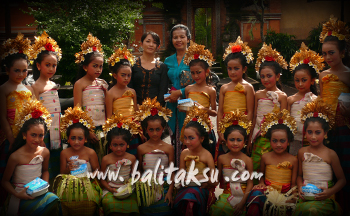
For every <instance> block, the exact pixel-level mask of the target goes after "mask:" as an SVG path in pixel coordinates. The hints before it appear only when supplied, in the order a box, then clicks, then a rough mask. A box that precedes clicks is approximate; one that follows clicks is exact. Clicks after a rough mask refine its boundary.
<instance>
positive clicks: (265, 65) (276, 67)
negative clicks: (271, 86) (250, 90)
mask: <svg viewBox="0 0 350 216" xmlns="http://www.w3.org/2000/svg"><path fill="white" fill-rule="evenodd" d="M264 68H270V69H271V70H272V71H273V72H274V73H275V75H276V76H277V75H278V74H282V67H281V66H280V65H279V64H278V63H277V62H275V61H264V62H263V63H262V64H261V66H260V68H259V74H260V72H261V70H262V69H264ZM276 86H277V88H279V89H280V90H281V91H283V87H282V84H281V79H279V80H278V81H277V82H276Z"/></svg>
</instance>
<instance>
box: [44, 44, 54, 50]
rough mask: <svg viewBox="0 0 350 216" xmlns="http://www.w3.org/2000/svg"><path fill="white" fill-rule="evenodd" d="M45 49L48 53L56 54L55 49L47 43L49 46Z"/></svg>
mask: <svg viewBox="0 0 350 216" xmlns="http://www.w3.org/2000/svg"><path fill="white" fill-rule="evenodd" d="M45 49H46V50H47V51H52V52H55V49H53V47H52V44H51V43H47V44H46V45H45Z"/></svg>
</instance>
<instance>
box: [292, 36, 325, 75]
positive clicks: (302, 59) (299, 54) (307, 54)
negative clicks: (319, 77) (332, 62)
mask: <svg viewBox="0 0 350 216" xmlns="http://www.w3.org/2000/svg"><path fill="white" fill-rule="evenodd" d="M323 61H324V60H323V57H322V56H320V55H319V54H317V53H316V52H315V51H312V50H310V49H309V48H308V47H307V46H306V45H305V44H304V42H302V43H301V47H300V49H299V51H296V52H295V54H294V55H293V57H292V58H291V59H290V62H289V67H290V70H291V71H294V69H295V68H296V67H297V66H298V65H301V64H308V65H309V66H311V67H312V68H314V69H315V70H316V72H317V73H320V71H321V70H322V69H323V68H324V64H323Z"/></svg>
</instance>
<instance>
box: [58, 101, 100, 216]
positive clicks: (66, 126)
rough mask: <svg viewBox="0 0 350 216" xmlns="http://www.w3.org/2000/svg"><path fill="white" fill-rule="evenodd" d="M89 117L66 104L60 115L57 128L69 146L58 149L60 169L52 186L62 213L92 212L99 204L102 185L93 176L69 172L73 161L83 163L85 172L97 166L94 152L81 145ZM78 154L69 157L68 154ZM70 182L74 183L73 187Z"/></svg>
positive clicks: (89, 127) (90, 124)
mask: <svg viewBox="0 0 350 216" xmlns="http://www.w3.org/2000/svg"><path fill="white" fill-rule="evenodd" d="M93 129H94V125H93V120H92V119H91V118H90V117H89V116H88V114H87V113H86V112H84V111H83V110H82V109H81V108H80V107H78V106H75V107H74V108H73V109H72V108H71V107H70V108H68V109H67V110H66V111H65V113H64V116H62V119H61V132H62V133H65V134H66V135H67V138H68V141H67V142H68V144H69V147H68V148H66V149H64V150H63V151H62V152H61V156H60V173H61V175H58V176H57V177H56V179H55V182H56V181H57V184H55V182H54V189H55V191H56V194H57V195H58V197H59V198H60V200H61V203H62V210H63V215H94V214H95V211H97V210H98V206H99V205H100V201H101V200H100V197H101V195H102V189H101V188H100V186H99V185H98V183H97V181H96V180H91V182H90V179H88V178H87V177H86V175H84V176H82V177H76V176H74V175H70V173H71V172H72V171H74V170H75V169H77V168H78V167H77V164H80V165H83V164H86V166H87V172H92V171H96V170H98V169H99V168H100V165H99V163H98V158H97V154H96V152H95V151H94V150H93V149H91V148H88V147H86V146H85V144H86V143H87V142H88V137H89V131H90V132H92V131H93ZM75 156H77V157H78V158H77V159H76V158H75V159H73V158H72V157H75ZM73 185H74V187H73Z"/></svg>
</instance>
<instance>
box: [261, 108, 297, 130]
mask: <svg viewBox="0 0 350 216" xmlns="http://www.w3.org/2000/svg"><path fill="white" fill-rule="evenodd" d="M278 124H284V125H286V126H287V127H288V128H289V129H290V131H291V132H292V133H293V134H295V133H296V132H297V123H296V121H295V119H294V118H293V117H292V116H291V115H290V113H289V111H288V110H286V109H283V110H282V111H277V110H275V111H272V112H271V113H268V114H266V115H264V121H263V123H262V125H261V127H260V128H261V136H265V135H266V133H267V131H268V130H269V129H270V128H271V127H272V126H274V125H278Z"/></svg>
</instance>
